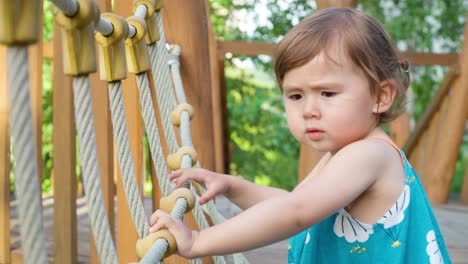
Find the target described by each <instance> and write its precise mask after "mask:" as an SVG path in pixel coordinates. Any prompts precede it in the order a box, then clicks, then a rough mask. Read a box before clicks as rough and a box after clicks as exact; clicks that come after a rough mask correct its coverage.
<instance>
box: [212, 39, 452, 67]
mask: <svg viewBox="0 0 468 264" xmlns="http://www.w3.org/2000/svg"><path fill="white" fill-rule="evenodd" d="M217 44H218V49H219V51H220V52H221V53H223V54H226V53H231V54H232V55H246V56H258V55H268V56H272V55H273V52H274V50H275V46H276V44H275V43H270V42H260V41H258V42H247V41H221V40H218V41H217ZM398 54H399V55H398V56H399V57H400V58H404V59H407V60H408V61H409V62H410V64H411V65H412V66H422V65H442V66H451V65H454V64H456V63H457V62H458V56H459V54H457V53H428V52H413V51H399V52H398Z"/></svg>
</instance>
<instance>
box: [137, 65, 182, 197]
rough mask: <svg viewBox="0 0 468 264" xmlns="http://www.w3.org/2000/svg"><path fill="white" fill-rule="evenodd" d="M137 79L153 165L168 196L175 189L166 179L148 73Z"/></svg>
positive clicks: (163, 192) (138, 75)
mask: <svg viewBox="0 0 468 264" xmlns="http://www.w3.org/2000/svg"><path fill="white" fill-rule="evenodd" d="M136 79H137V87H138V94H139V97H140V105H141V110H142V114H143V121H144V123H145V129H146V135H147V137H148V144H149V148H150V152H151V157H152V159H153V165H154V168H155V170H156V176H157V177H158V182H159V187H160V188H161V190H162V194H163V196H168V195H169V194H171V193H172V191H173V190H174V187H173V185H171V184H170V182H169V179H168V178H167V177H166V174H167V166H166V161H165V159H164V152H163V149H162V144H161V140H160V135H159V130H158V126H157V124H156V117H155V113H154V105H153V100H152V98H151V91H150V86H149V82H148V77H147V75H146V73H141V74H137V75H136Z"/></svg>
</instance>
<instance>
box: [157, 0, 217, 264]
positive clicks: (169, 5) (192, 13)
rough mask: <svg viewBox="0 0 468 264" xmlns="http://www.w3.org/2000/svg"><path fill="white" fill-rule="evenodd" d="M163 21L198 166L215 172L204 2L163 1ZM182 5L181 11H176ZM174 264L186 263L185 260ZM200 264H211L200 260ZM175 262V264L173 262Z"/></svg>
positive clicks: (189, 221)
mask: <svg viewBox="0 0 468 264" xmlns="http://www.w3.org/2000/svg"><path fill="white" fill-rule="evenodd" d="M164 4H165V5H164V8H163V18H164V28H165V33H166V37H167V41H168V42H170V43H176V44H177V45H179V46H180V47H181V50H182V52H181V57H180V61H181V69H180V72H181V76H182V82H183V84H184V88H185V94H186V97H187V102H188V103H189V104H191V105H192V106H193V108H194V110H195V115H194V118H193V120H192V122H191V132H192V139H193V144H194V147H195V149H196V150H197V152H198V157H199V160H200V161H201V164H202V167H203V168H206V169H208V170H215V168H216V166H215V155H214V153H215V151H214V148H213V146H214V145H215V142H214V133H213V131H214V130H213V118H214V117H213V101H212V83H211V78H210V77H211V73H210V70H211V69H212V68H211V66H210V64H211V62H210V51H209V45H210V39H209V31H208V23H209V21H210V19H209V17H207V12H206V10H207V7H206V2H205V0H193V1H184V0H173V1H166V2H164ZM181 6H183V7H184V8H180V7H181ZM185 221H186V222H187V224H188V225H189V226H190V227H191V228H195V227H196V226H197V225H196V223H195V221H194V218H193V215H192V214H189V215H188V216H187V217H186V218H185ZM180 261H181V262H177V263H186V262H185V261H184V262H182V259H181V260H180ZM203 262H204V263H212V262H211V259H210V258H203ZM174 263H175V262H174Z"/></svg>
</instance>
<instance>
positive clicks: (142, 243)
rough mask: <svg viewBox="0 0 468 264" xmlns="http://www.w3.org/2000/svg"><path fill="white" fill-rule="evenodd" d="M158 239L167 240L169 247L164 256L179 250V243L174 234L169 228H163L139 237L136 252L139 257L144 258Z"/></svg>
mask: <svg viewBox="0 0 468 264" xmlns="http://www.w3.org/2000/svg"><path fill="white" fill-rule="evenodd" d="M158 239H164V240H166V241H167V244H168V247H167V251H166V253H165V254H164V258H166V257H169V256H170V255H172V254H174V253H176V252H177V243H176V240H175V238H174V236H173V235H172V234H171V233H170V232H169V231H168V230H167V229H162V230H159V231H156V232H154V233H150V234H149V235H147V236H146V237H144V238H142V239H138V240H137V243H136V254H137V256H138V258H139V259H142V258H143V257H144V256H145V254H146V252H148V250H149V249H150V248H151V247H152V246H153V244H154V242H156V240H158Z"/></svg>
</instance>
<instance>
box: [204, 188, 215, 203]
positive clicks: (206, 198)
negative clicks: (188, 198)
mask: <svg viewBox="0 0 468 264" xmlns="http://www.w3.org/2000/svg"><path fill="white" fill-rule="evenodd" d="M215 195H216V193H215V192H213V191H212V190H207V191H206V192H205V193H204V194H203V195H202V196H201V197H200V205H203V204H205V203H206V202H208V201H209V200H211V199H213V197H214V196H215Z"/></svg>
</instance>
